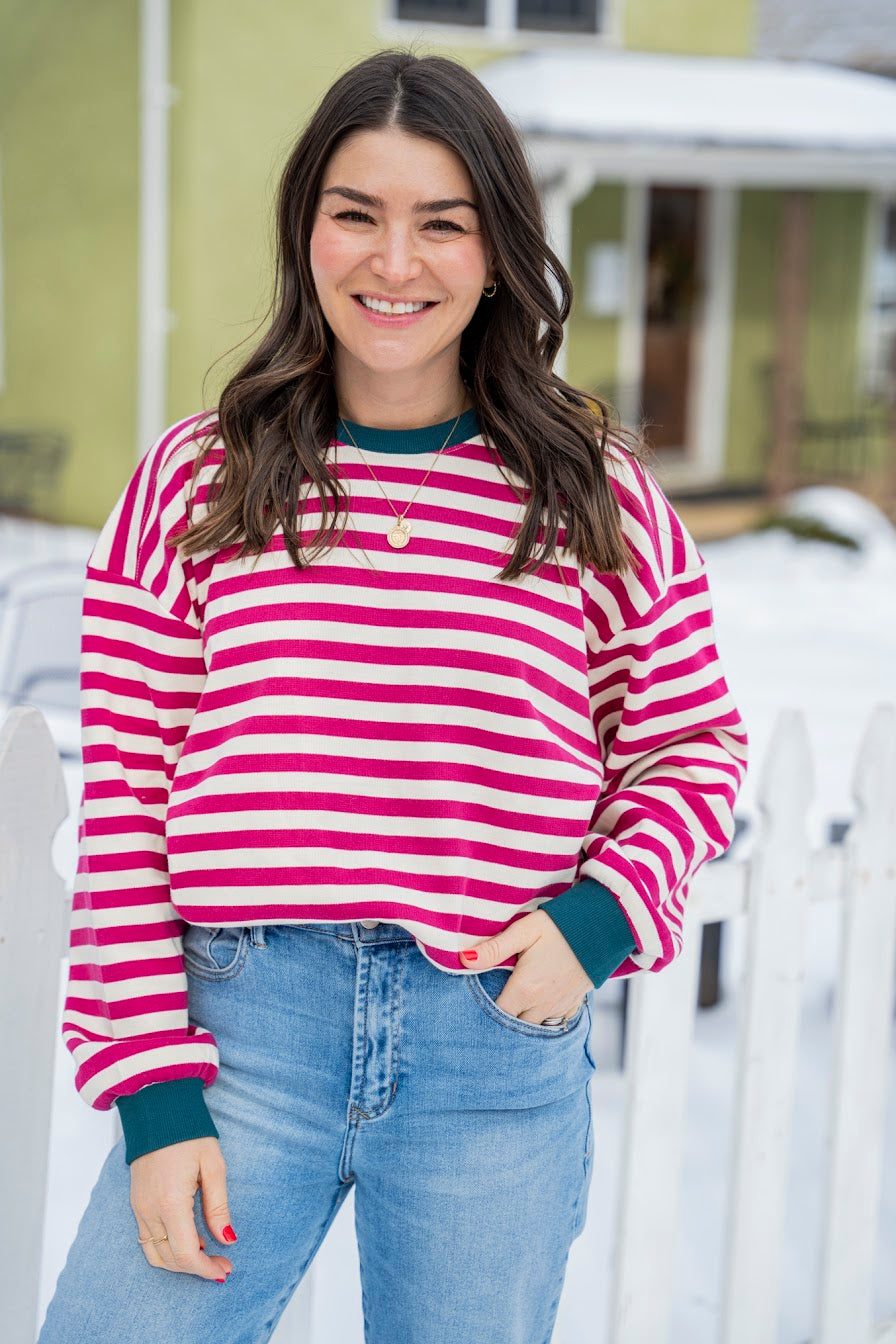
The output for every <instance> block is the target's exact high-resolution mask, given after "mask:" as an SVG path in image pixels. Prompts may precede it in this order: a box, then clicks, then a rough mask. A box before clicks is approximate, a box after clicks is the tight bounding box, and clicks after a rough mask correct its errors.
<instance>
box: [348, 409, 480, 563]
mask: <svg viewBox="0 0 896 1344" xmlns="http://www.w3.org/2000/svg"><path fill="white" fill-rule="evenodd" d="M462 415H463V411H459V412H458V416H457V420H455V422H454V424H453V425H452V426H451V428H450V429H449V431H448V433H447V435H446V436H445V442H444V443H443V444H442V447H441V448H440V449H439V451H438V452H437V453H436V455H435V457H434V458H433V460H432V463H431V464H430V468H429V471H432V469H433V467H434V466H435V464H436V463H437V462H438V460H439V457H440V456H441V454H442V451H443V449H444V448H446V447H447V444H448V440H449V439H450V438H451V435H452V434H453V433H454V431H455V429H456V428H457V421H458V420H459V419H460V417H461V416H462ZM340 421H341V423H342V424H343V425H344V426H345V432H346V434H347V435H348V436H349V438H350V439H351V441H352V443H353V444H354V445H355V447H356V448H357V450H358V452H359V453H360V454H361V460H362V462H363V463H364V465H365V467H366V468H367V470H368V471H369V472H370V474H371V476H373V479H374V483H375V484H376V485H377V486H379V489H380V493H381V494H382V496H383V499H384V500H385V501H386V503H387V504H388V505H389V508H390V509H391V510H392V512H393V513H394V514H395V518H396V522H395V523H394V525H393V526H392V527H390V528H389V531H388V532H387V533H386V540H387V541H388V543H389V545H390V546H392V547H393V548H394V549H395V550H402V549H403V548H404V547H405V546H407V544H408V542H409V541H410V539H411V525H410V523H409V522H407V521H406V514H407V512H408V510H409V509H410V507H411V505H412V504H413V502H414V500H415V499H416V498H417V496H418V494H419V493H420V490H421V488H422V487H423V486H424V485H425V484H426V481H427V478H428V476H429V471H428V472H427V473H426V476H424V477H423V480H422V481H421V482H420V484H419V485H418V486H417V489H416V490H415V491H414V493H413V494H412V495H411V498H410V500H409V501H408V503H407V504H406V505H405V508H404V512H403V513H399V512H398V510H397V509H396V507H395V505H394V504H393V503H392V501H391V499H390V498H389V496H388V495H387V494H386V492H385V490H384V489H383V487H382V485H380V482H379V481H378V480H377V478H376V476H374V475H373V470H372V468H371V466H370V463H369V462H368V461H367V458H366V457H365V456H364V453H363V451H362V449H361V445H360V444H359V443H358V442H357V440H356V439H355V436H354V434H352V432H351V430H350V429H349V427H348V425H346V424H345V421H344V420H342V418H341V417H340ZM336 428H337V430H338V428H339V425H338V424H337V426H336ZM360 544H361V541H360V537H359V539H358V545H359V546H360ZM362 549H363V548H362Z"/></svg>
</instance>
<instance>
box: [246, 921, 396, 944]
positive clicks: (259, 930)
mask: <svg viewBox="0 0 896 1344" xmlns="http://www.w3.org/2000/svg"><path fill="white" fill-rule="evenodd" d="M368 925H369V926H370V927H368ZM267 927H269V926H268V925H266V924H252V925H250V928H251V931H252V942H253V943H255V944H256V945H257V946H258V945H261V946H263V945H264V931H265V929H266V928H267ZM287 927H290V928H297V929H306V928H308V929H314V931H315V933H328V934H330V936H331V937H333V938H347V939H349V940H350V941H353V942H356V943H413V942H415V941H416V940H415V938H414V935H413V934H412V933H411V932H410V931H409V930H408V929H406V928H404V926H403V925H401V924H390V923H388V922H387V921H386V920H383V919H376V920H373V919H368V920H360V919H344V920H333V921H331V922H325V921H323V920H320V921H318V920H314V919H308V920H302V921H300V922H299V923H297V924H292V925H288V926H287Z"/></svg>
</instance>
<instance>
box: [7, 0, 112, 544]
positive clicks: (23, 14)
mask: <svg viewBox="0 0 896 1344" xmlns="http://www.w3.org/2000/svg"><path fill="white" fill-rule="evenodd" d="M137 27H138V25H137V6H136V4H131V3H121V0H92V2H91V3H90V4H77V5H75V4H64V3H63V4H61V3H54V4H46V3H40V2H39V0H38V2H37V3H34V4H33V5H31V4H10V3H4V4H3V6H2V8H0V52H2V53H3V55H2V57H0V88H2V102H0V174H2V210H3V217H2V239H3V243H2V246H3V281H4V293H3V310H4V311H3V323H4V336H5V350H6V358H5V364H6V377H5V387H4V388H3V390H2V392H0V426H2V428H4V429H16V430H19V429H24V430H29V431H34V430H41V431H47V430H48V431H52V432H55V433H62V434H64V435H65V436H66V437H67V438H68V440H69V443H70V455H69V457H68V460H67V463H66V466H65V469H64V471H63V473H62V475H61V478H60V480H59V482H58V488H56V489H55V490H54V491H52V492H51V493H47V494H46V495H43V496H41V497H40V499H39V507H40V508H41V511H42V512H43V513H44V514H45V515H46V516H48V517H51V518H58V519H65V520H67V521H70V522H79V523H89V524H96V523H99V522H101V521H102V519H103V518H104V517H105V515H106V513H107V512H108V510H109V508H110V507H111V505H112V504H113V503H114V500H115V498H116V497H117V494H118V492H119V490H120V488H121V484H122V483H123V477H124V473H125V472H126V469H127V467H128V466H130V467H131V468H132V467H133V463H134V460H135V456H134V453H135V449H134V436H135V428H134V425H135V415H136V412H135V399H136V388H137V384H136V379H137V318H136V313H137V263H136V258H137V185H138V182H137V179H138V121H137V108H136V88H137ZM7 39H8V40H7Z"/></svg>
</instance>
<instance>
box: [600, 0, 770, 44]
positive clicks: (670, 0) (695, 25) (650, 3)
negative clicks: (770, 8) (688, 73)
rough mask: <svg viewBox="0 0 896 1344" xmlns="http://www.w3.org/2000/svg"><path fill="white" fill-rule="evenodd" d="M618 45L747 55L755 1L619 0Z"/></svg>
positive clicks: (752, 40) (752, 27) (752, 30)
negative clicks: (619, 29) (620, 16)
mask: <svg viewBox="0 0 896 1344" xmlns="http://www.w3.org/2000/svg"><path fill="white" fill-rule="evenodd" d="M621 3H622V43H623V46H625V47H627V48H629V49H630V50H633V51H670V52H679V53H684V54H687V55H691V56H749V55H750V54H751V53H752V52H753V50H754V49H755V26H756V12H755V11H756V3H757V0H722V2H721V3H720V0H621Z"/></svg>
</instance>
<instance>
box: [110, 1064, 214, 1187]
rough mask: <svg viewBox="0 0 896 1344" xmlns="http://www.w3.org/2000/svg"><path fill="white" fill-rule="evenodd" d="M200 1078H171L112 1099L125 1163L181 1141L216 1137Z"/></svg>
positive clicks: (203, 1085)
mask: <svg viewBox="0 0 896 1344" xmlns="http://www.w3.org/2000/svg"><path fill="white" fill-rule="evenodd" d="M204 1090H205V1084H204V1083H203V1081H202V1079H201V1078H172V1079H169V1080H168V1081H167V1082H164V1083H150V1084H149V1085H148V1086H147V1087H141V1088H140V1090H139V1092H132V1093H131V1094H130V1095H129V1096H120V1097H116V1098H115V1104H116V1105H117V1107H118V1113H119V1115H120V1116H121V1128H122V1130H123V1132H124V1144H125V1154H124V1158H125V1162H127V1164H128V1166H130V1164H131V1163H132V1162H133V1160H134V1158H135V1157H142V1156H143V1154H144V1153H152V1152H154V1151H155V1150H156V1148H165V1147H167V1145H168V1144H169V1143H182V1142H183V1141H184V1140H185V1139H204V1138H213V1139H217V1138H219V1137H220V1136H219V1134H218V1131H217V1129H216V1128H215V1122H214V1121H213V1120H212V1117H211V1115H210V1114H209V1110H208V1107H207V1106H206V1104H205V1097H204V1096H203V1095H202V1094H203V1092H204Z"/></svg>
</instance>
